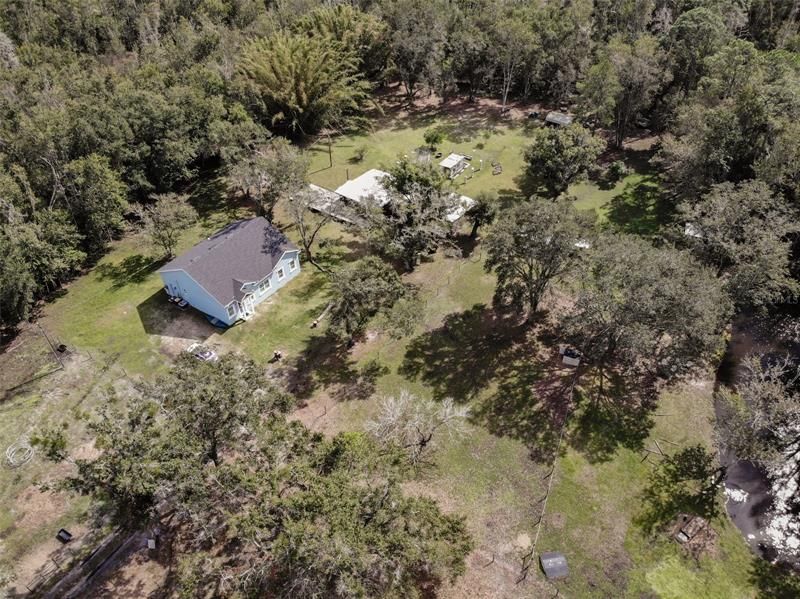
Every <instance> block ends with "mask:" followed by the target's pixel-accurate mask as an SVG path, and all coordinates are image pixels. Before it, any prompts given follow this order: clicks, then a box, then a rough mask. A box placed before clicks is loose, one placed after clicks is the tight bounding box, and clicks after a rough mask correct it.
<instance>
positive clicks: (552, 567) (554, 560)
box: [539, 551, 569, 580]
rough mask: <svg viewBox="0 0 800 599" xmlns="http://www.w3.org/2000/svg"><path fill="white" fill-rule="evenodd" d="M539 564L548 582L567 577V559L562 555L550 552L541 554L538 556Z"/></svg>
mask: <svg viewBox="0 0 800 599" xmlns="http://www.w3.org/2000/svg"><path fill="white" fill-rule="evenodd" d="M539 563H541V564H542V570H543V571H544V575H545V576H547V578H548V579H549V580H558V579H559V578H566V577H567V575H569V568H568V567H567V558H566V557H564V554H563V553H558V552H555V551H550V552H547V553H543V554H542V555H540V556H539Z"/></svg>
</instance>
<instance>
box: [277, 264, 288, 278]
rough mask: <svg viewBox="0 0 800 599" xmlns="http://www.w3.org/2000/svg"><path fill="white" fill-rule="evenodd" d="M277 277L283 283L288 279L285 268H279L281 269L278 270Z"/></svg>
mask: <svg viewBox="0 0 800 599" xmlns="http://www.w3.org/2000/svg"><path fill="white" fill-rule="evenodd" d="M275 276H276V277H278V280H279V281H283V279H284V278H285V277H286V272H285V271H284V270H283V266H281V267H280V268H279V269H278V270H277V271H276V272H275Z"/></svg>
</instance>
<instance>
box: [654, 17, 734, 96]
mask: <svg viewBox="0 0 800 599" xmlns="http://www.w3.org/2000/svg"><path fill="white" fill-rule="evenodd" d="M726 37H727V32H726V30H725V23H724V22H723V21H722V18H721V17H720V15H719V14H717V13H716V12H715V11H713V10H710V9H708V8H704V7H700V8H695V9H692V10H689V11H687V12H685V13H683V14H681V15H680V16H679V17H678V18H677V19H676V20H675V23H674V24H673V25H672V28H671V29H670V30H669V38H668V40H667V44H668V55H669V60H670V63H671V65H672V73H673V84H674V85H675V86H677V87H678V89H680V90H681V91H683V92H687V91H689V90H692V89H694V88H695V87H697V83H698V82H699V81H700V78H701V77H702V76H703V75H704V74H705V60H706V58H708V57H709V56H711V55H712V54H714V53H715V52H716V51H717V50H719V48H720V47H721V46H722V44H723V42H724V41H725V38H726Z"/></svg>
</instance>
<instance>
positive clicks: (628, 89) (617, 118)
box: [578, 35, 663, 148]
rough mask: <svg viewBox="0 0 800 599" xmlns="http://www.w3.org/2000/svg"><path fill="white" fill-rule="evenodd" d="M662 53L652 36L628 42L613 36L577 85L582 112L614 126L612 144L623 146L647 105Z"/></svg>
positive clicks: (657, 78) (658, 80)
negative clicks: (633, 124) (631, 128)
mask: <svg viewBox="0 0 800 599" xmlns="http://www.w3.org/2000/svg"><path fill="white" fill-rule="evenodd" d="M662 72H663V65H662V55H661V52H660V50H659V48H658V42H657V41H656V39H655V38H654V37H652V36H649V35H646V36H642V37H640V38H638V39H637V40H636V41H634V42H633V43H632V44H627V43H625V42H624V41H623V39H622V38H621V37H614V38H612V39H611V41H610V42H609V43H608V46H606V48H605V49H604V51H603V52H602V53H601V55H600V57H599V59H598V62H597V63H595V65H594V66H592V68H590V69H589V71H588V73H587V75H586V79H585V80H584V81H583V82H581V83H580V84H579V85H578V89H579V90H580V92H581V104H582V110H583V111H584V113H586V114H589V115H595V116H596V117H597V118H598V120H599V121H600V124H602V125H604V126H613V127H614V145H615V146H616V147H617V148H621V147H622V142H623V141H624V139H625V135H626V134H627V133H628V131H629V129H630V127H631V124H632V123H634V122H635V121H636V119H637V117H638V116H639V115H640V114H641V113H642V111H644V110H646V109H647V108H649V106H650V104H651V103H652V101H653V97H654V95H655V93H656V92H657V91H658V88H659V85H660V83H661V81H662V78H663V76H662Z"/></svg>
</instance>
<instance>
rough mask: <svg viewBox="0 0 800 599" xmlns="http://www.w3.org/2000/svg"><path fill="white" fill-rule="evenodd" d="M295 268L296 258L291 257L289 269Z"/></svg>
mask: <svg viewBox="0 0 800 599" xmlns="http://www.w3.org/2000/svg"><path fill="white" fill-rule="evenodd" d="M295 268H297V260H295V259H294V258H292V259H291V260H289V270H290V271H291V270H294V269H295Z"/></svg>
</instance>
